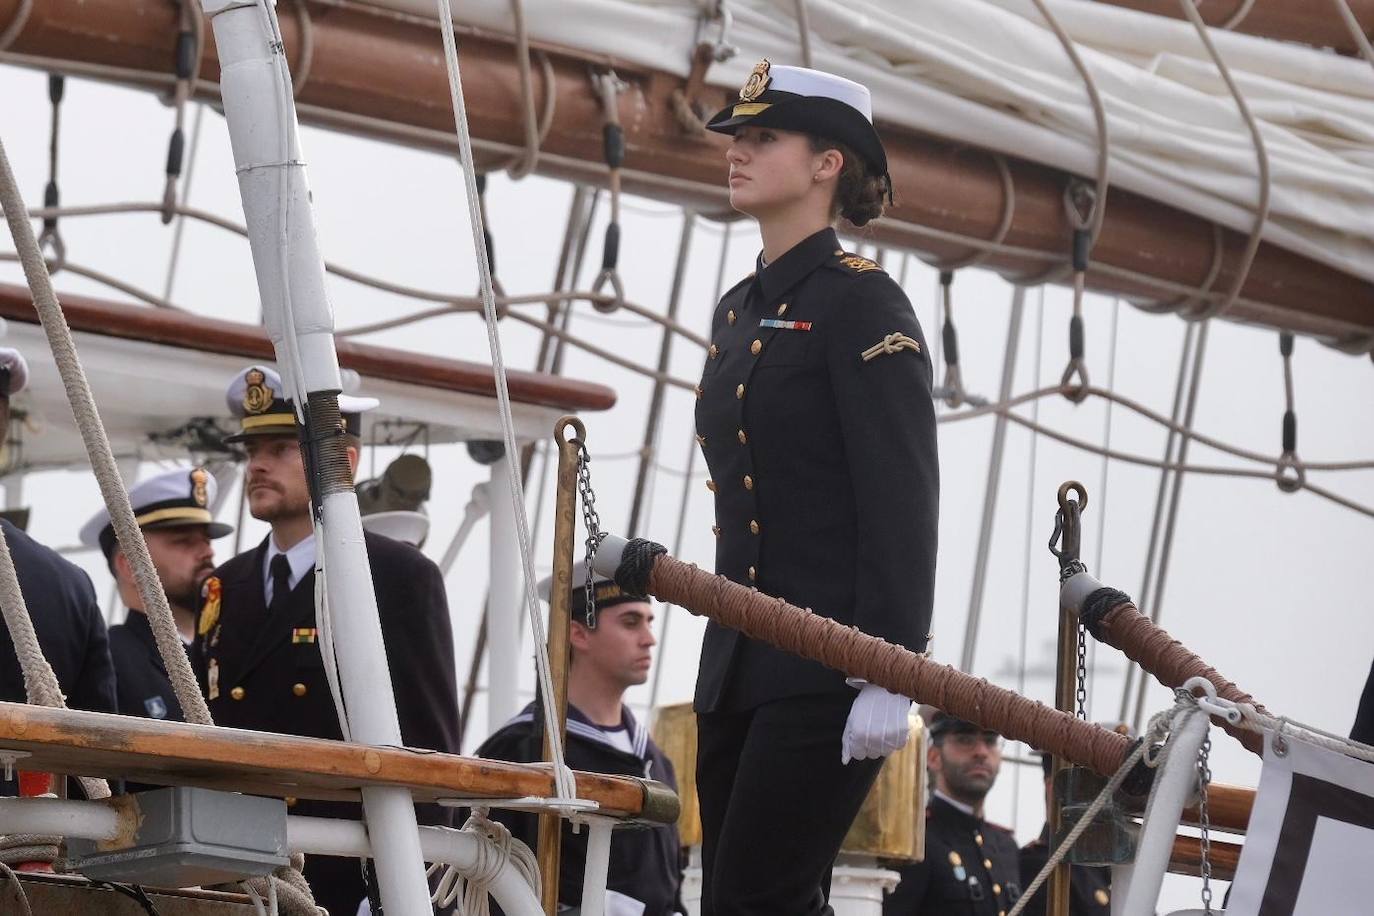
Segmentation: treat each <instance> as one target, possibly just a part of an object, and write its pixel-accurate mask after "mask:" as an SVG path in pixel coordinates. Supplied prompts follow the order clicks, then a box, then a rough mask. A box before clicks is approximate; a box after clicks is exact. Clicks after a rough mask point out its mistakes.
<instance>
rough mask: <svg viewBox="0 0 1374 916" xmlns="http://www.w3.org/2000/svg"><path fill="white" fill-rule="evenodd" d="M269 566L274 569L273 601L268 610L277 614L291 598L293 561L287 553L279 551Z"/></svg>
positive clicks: (269, 612)
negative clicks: (287, 556)
mask: <svg viewBox="0 0 1374 916" xmlns="http://www.w3.org/2000/svg"><path fill="white" fill-rule="evenodd" d="M269 568H270V569H271V571H272V602H271V603H270V604H268V605H267V612H268V614H273V615H275V614H279V613H281V612H282V611H283V610H284V609H285V608H286V604H287V602H288V601H290V600H291V563H290V561H289V560H287V559H286V554H284V553H279V554H277V555H276V556H275V557H273V558H272V562H271V564H270V567H269Z"/></svg>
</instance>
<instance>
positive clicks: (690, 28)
mask: <svg viewBox="0 0 1374 916" xmlns="http://www.w3.org/2000/svg"><path fill="white" fill-rule="evenodd" d="M368 2H371V3H373V4H375V5H378V6H385V7H390V8H402V9H405V10H407V11H408V12H412V13H419V14H423V15H432V14H433V5H432V4H430V3H429V2H428V0H368ZM524 2H525V9H526V15H525V19H526V22H527V23H528V24H529V29H530V36H531V38H534V39H536V40H542V41H548V42H555V43H558V44H562V45H570V46H575V47H578V48H582V49H585V50H588V51H595V52H598V53H601V54H606V55H608V56H610V57H611V58H612V59H621V60H625V61H627V62H632V63H635V64H638V65H641V66H646V67H653V68H656V69H660V70H666V71H669V72H676V73H679V74H681V75H683V76H686V74H687V72H688V69H689V63H690V57H691V52H692V49H693V47H694V46H695V45H696V43H697V42H698V41H699V40H715V39H717V38H718V37H719V36H720V35H721V31H722V29H723V28H725V33H724V40H725V41H726V42H728V43H729V44H731V45H734V46H736V47H738V48H739V53H738V54H737V55H736V56H735V57H734V58H732V59H730V60H728V61H726V62H724V63H720V64H717V65H715V66H713V67H712V69H711V71H710V72H709V74H708V76H707V79H708V82H710V83H712V84H716V85H720V86H725V87H729V86H735V85H739V84H740V83H742V82H743V81H744V78H745V77H746V76H747V74H748V72H749V70H750V68H751V67H752V66H753V64H754V62H755V61H756V60H757V59H758V58H760V57H763V56H768V57H770V58H771V59H773V60H774V61H776V62H786V63H799V62H800V60H801V56H802V53H801V45H800V35H799V32H798V26H797V18H796V17H797V2H796V0H524ZM805 2H806V6H807V10H808V13H809V19H810V24H811V29H812V35H811V42H810V43H811V47H812V53H813V56H814V64H815V66H817V67H819V68H822V69H826V70H831V71H833V72H836V73H840V74H843V75H845V76H848V77H851V78H853V79H857V80H860V81H862V82H864V83H865V84H867V85H868V86H869V87H870V89H871V90H872V92H873V101H874V111H875V114H876V116H877V117H878V118H879V119H880V120H883V121H887V122H891V123H896V124H900V125H903V126H906V127H910V128H914V129H917V130H920V131H922V132H926V133H931V134H935V135H938V136H942V137H946V138H948V139H951V140H955V141H958V142H963V143H969V144H972V145H976V146H979V147H983V148H986V149H990V150H996V151H999V152H1003V153H1007V154H1009V155H1013V156H1017V157H1020V158H1024V159H1029V160H1032V161H1036V162H1040V163H1043V164H1045V165H1049V166H1053V167H1055V168H1059V169H1064V170H1066V171H1070V172H1074V173H1077V174H1080V175H1084V176H1091V175H1092V174H1093V173H1094V172H1095V170H1096V161H1097V155H1098V139H1097V131H1096V127H1095V122H1094V118H1093V112H1092V109H1091V107H1090V105H1089V102H1088V95H1087V93H1086V91H1085V89H1084V86H1083V80H1082V78H1081V77H1080V75H1079V74H1078V72H1077V70H1075V69H1074V67H1073V65H1072V63H1071V62H1070V60H1069V59H1068V56H1067V55H1066V53H1065V51H1064V48H1063V46H1062V45H1061V44H1060V43H1059V41H1058V39H1057V38H1056V37H1055V35H1054V33H1053V32H1052V31H1051V30H1050V28H1049V27H1048V25H1047V24H1046V23H1045V21H1044V19H1042V18H1041V16H1040V14H1039V12H1038V11H1037V10H1036V8H1035V6H1034V4H1032V3H1031V2H1030V0H922V2H920V3H915V2H911V0H805ZM1048 5H1049V7H1050V9H1051V11H1052V12H1053V13H1054V15H1055V16H1056V18H1057V19H1058V20H1059V21H1060V23H1061V24H1062V25H1063V27H1064V29H1065V30H1066V31H1067V32H1068V34H1069V35H1070V36H1071V37H1072V39H1073V40H1074V42H1075V43H1076V45H1077V46H1078V51H1079V54H1080V55H1081V56H1082V58H1083V60H1084V63H1085V64H1086V66H1087V68H1088V69H1089V71H1090V72H1091V73H1092V75H1093V78H1094V81H1095V82H1096V85H1097V88H1098V90H1099V93H1100V94H1101V97H1102V100H1103V105H1104V108H1105V111H1106V115H1107V120H1108V124H1109V135H1110V143H1109V146H1110V173H1109V174H1110V180H1111V182H1112V183H1113V184H1114V185H1118V186H1120V187H1122V188H1126V189H1129V190H1132V191H1135V192H1137V193H1140V194H1142V195H1145V196H1148V197H1151V198H1153V199H1156V200H1159V201H1162V202H1164V203H1167V204H1169V205H1171V206H1174V207H1177V208H1179V209H1181V210H1185V211H1187V212H1190V213H1194V214H1196V215H1198V216H1202V217H1205V218H1207V219H1211V220H1214V221H1216V222H1218V223H1221V224H1222V225H1225V226H1228V227H1230V228H1232V229H1235V230H1237V231H1239V232H1242V233H1249V232H1250V231H1251V229H1252V227H1253V225H1254V213H1255V206H1256V202H1257V200H1258V198H1259V179H1258V169H1257V166H1256V154H1255V149H1254V145H1253V141H1252V139H1251V135H1250V132H1249V130H1248V129H1247V127H1246V125H1245V123H1244V121H1243V120H1242V118H1241V116H1240V114H1239V112H1238V110H1237V106H1236V103H1235V101H1234V99H1233V98H1232V97H1231V95H1230V94H1229V92H1228V91H1227V89H1226V87H1225V85H1224V83H1223V82H1222V80H1221V78H1220V76H1219V75H1218V73H1217V70H1216V67H1215V65H1214V64H1213V62H1212V60H1211V59H1210V58H1209V57H1208V56H1207V54H1206V52H1205V49H1204V48H1203V46H1202V43H1201V42H1200V40H1199V39H1198V36H1197V34H1196V33H1195V32H1194V30H1193V27H1192V25H1191V24H1189V23H1187V22H1184V21H1180V20H1171V19H1164V18H1162V17H1159V16H1153V15H1149V14H1145V13H1137V12H1133V11H1130V10H1124V9H1121V8H1118V7H1114V6H1110V5H1106V4H1101V3H1090V2H1085V0H1048ZM721 10H723V11H724V12H725V13H727V14H728V22H729V25H728V28H726V27H725V21H726V20H725V19H723V18H721V17H720V16H718V15H717V13H718V12H719V11H721ZM1332 15H1335V13H1334V10H1333V11H1332ZM455 16H456V17H458V18H459V19H461V20H462V21H463V22H464V23H466V24H469V25H476V26H482V27H485V28H490V29H494V30H500V31H510V29H511V21H512V19H511V5H510V0H468V2H465V3H463V4H461V5H459V6H458V8H457V10H456V12H455ZM1213 41H1214V43H1215V45H1216V47H1217V49H1218V52H1219V53H1220V55H1221V56H1222V58H1223V59H1224V60H1225V62H1226V64H1227V65H1228V67H1229V68H1230V69H1231V71H1232V74H1233V76H1234V77H1235V79H1236V81H1237V83H1238V85H1239V87H1240V90H1241V91H1242V93H1243V94H1244V96H1245V97H1246V100H1247V102H1248V104H1249V106H1250V109H1251V112H1252V114H1253V115H1254V116H1255V118H1256V119H1257V120H1258V121H1259V124H1260V129H1261V132H1262V134H1263V138H1264V142H1265V145H1266V148H1267V151H1268V155H1269V161H1270V171H1271V183H1270V214H1269V220H1268V223H1267V224H1266V226H1265V228H1264V237H1265V239H1266V240H1267V241H1270V242H1272V243H1274V244H1277V245H1280V246H1282V247H1285V248H1288V249H1290V250H1293V251H1296V252H1298V253H1301V254H1303V255H1306V256H1307V257H1310V258H1312V259H1314V260H1316V261H1319V262H1322V263H1326V264H1329V265H1331V266H1333V267H1336V268H1338V269H1340V270H1343V271H1346V272H1349V273H1351V274H1354V275H1357V276H1360V277H1363V278H1365V279H1371V280H1374V145H1371V143H1372V141H1374V128H1372V127H1371V126H1370V125H1371V124H1374V68H1371V67H1370V66H1369V65H1368V64H1367V63H1365V62H1364V61H1363V60H1360V59H1351V58H1345V57H1341V56H1340V55H1337V54H1334V53H1330V52H1327V51H1323V50H1320V49H1315V48H1310V47H1306V46H1302V45H1295V44H1291V43H1284V42H1277V41H1270V40H1266V39H1262V38H1256V37H1252V36H1247V35H1239V34H1233V33H1227V32H1220V31H1218V30H1213ZM901 190H902V192H904V193H906V194H919V193H920V190H919V188H903V189H901Z"/></svg>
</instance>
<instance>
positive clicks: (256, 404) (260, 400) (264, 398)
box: [243, 369, 277, 414]
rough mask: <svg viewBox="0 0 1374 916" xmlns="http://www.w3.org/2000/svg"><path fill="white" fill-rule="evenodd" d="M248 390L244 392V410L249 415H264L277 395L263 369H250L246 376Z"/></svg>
mask: <svg viewBox="0 0 1374 916" xmlns="http://www.w3.org/2000/svg"><path fill="white" fill-rule="evenodd" d="M244 381H245V382H247V383H248V388H247V389H246V390H245V391H244V392H243V409H244V410H246V411H247V412H248V413H250V414H252V413H263V412H264V411H266V410H267V408H269V407H271V406H272V401H273V400H274V399H275V398H276V395H277V393H276V392H275V391H273V390H272V388H271V387H270V386H269V385H268V384H267V376H266V375H263V373H262V370H261V369H249V370H248V374H247V375H246V376H244Z"/></svg>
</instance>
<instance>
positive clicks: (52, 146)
mask: <svg viewBox="0 0 1374 916" xmlns="http://www.w3.org/2000/svg"><path fill="white" fill-rule="evenodd" d="M65 85H66V77H63V76H60V75H58V74H50V75H49V76H48V101H49V102H50V103H51V104H52V131H51V133H50V134H49V135H48V183H47V185H46V186H45V187H44V188H43V206H44V208H45V209H46V208H54V207H57V206H59V204H60V202H61V197H62V195H61V192H60V191H58V189H57V151H58V148H59V143H58V138H59V136H60V134H59V133H58V128H59V127H60V126H61V123H62V120H61V117H60V115H61V110H62V93H63V90H64V88H65ZM38 247H39V249H40V250H46V249H48V248H51V249H52V254H53V265H52V268H51V269H52V270H53V271H54V272H55V271H59V270H61V269H62V267H63V265H64V264H65V263H66V261H67V245H66V243H65V242H63V241H62V233H61V231H60V230H59V229H58V227H57V217H56V216H45V217H43V232H42V233H41V234H40V235H39V236H38Z"/></svg>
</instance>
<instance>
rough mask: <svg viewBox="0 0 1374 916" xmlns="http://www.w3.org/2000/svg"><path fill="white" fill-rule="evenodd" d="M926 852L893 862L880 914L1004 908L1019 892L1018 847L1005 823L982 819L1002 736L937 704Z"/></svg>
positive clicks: (942, 914)
mask: <svg viewBox="0 0 1374 916" xmlns="http://www.w3.org/2000/svg"><path fill="white" fill-rule="evenodd" d="M929 734H930V748H929V749H928V750H927V752H926V765H927V767H928V769H929V770H930V773H931V776H932V777H933V779H934V784H933V791H932V793H931V799H930V804H929V805H928V806H927V808H926V855H925V859H924V860H923V861H921V862H916V863H913V864H909V865H902V866H900V867H899V868H898V873H899V874H900V875H901V882H900V883H899V884H898V885H897V888H896V890H894V891H893V892H892V893H891V894H890V895H889V896H888V898H887V900H886V901H884V903H883V914H884V916H1005V914H1006V913H1007V912H1008V911H1010V910H1011V908H1012V906H1013V905H1014V904H1015V903H1016V901H1017V899H1018V898H1019V897H1020V896H1021V877H1020V874H1021V873H1020V864H1019V861H1018V859H1019V850H1018V849H1017V848H1016V839H1015V837H1013V836H1012V834H1011V831H1010V830H1007V829H1006V828H1005V827H999V826H997V825H996V824H993V823H990V822H988V821H985V820H983V799H984V798H985V797H986V796H987V793H988V791H989V790H990V789H991V788H992V784H993V782H995V781H996V779H997V772H998V770H999V769H1000V768H1001V764H1002V749H1001V741H1002V739H1001V737H1000V736H999V735H998V734H997V733H996V732H990V731H984V730H982V729H980V728H978V727H977V726H975V725H973V724H972V723H970V722H965V721H964V720H963V719H957V718H955V717H953V716H950V715H947V714H945V713H943V712H937V713H935V716H934V717H933V718H932V720H931V724H930V732H929Z"/></svg>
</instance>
